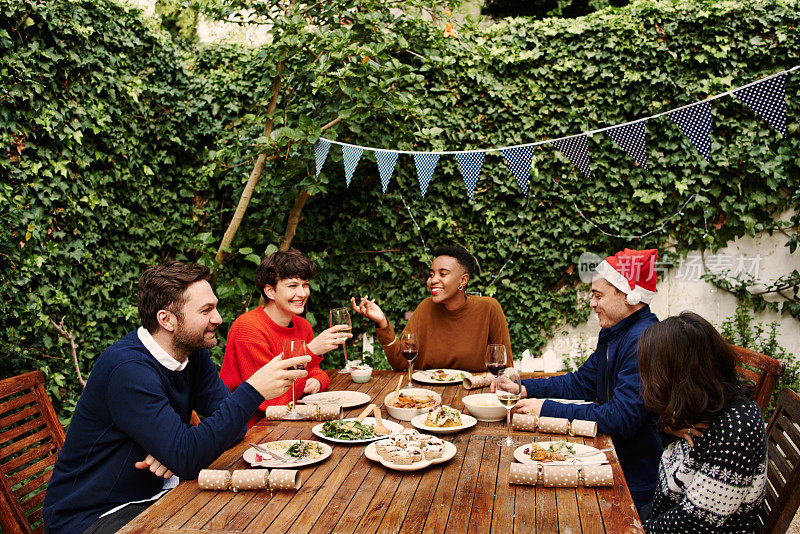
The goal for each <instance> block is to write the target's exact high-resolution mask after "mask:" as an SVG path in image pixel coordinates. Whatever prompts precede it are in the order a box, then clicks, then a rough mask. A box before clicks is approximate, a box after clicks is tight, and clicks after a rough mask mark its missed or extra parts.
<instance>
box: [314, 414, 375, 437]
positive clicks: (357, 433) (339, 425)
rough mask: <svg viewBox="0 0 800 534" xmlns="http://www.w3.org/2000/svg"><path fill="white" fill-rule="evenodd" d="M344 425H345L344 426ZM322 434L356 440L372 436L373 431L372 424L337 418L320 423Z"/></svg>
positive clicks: (373, 435) (373, 434)
mask: <svg viewBox="0 0 800 534" xmlns="http://www.w3.org/2000/svg"><path fill="white" fill-rule="evenodd" d="M350 423H352V425H351V424H350ZM345 425H347V427H346V428H345ZM322 435H324V436H325V437H327V438H333V439H341V440H356V439H369V438H374V437H375V432H374V429H373V427H372V426H368V425H365V424H363V423H359V422H357V421H345V420H344V419H337V420H335V421H327V422H326V423H325V424H323V425H322Z"/></svg>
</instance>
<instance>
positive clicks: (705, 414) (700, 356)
mask: <svg viewBox="0 0 800 534" xmlns="http://www.w3.org/2000/svg"><path fill="white" fill-rule="evenodd" d="M638 355H639V375H640V376H641V379H642V395H643V397H644V403H645V405H646V406H647V408H648V409H650V410H651V411H653V412H655V414H656V415H658V416H659V419H660V424H661V426H662V427H670V428H672V429H676V430H677V429H680V428H686V427H689V426H692V425H694V424H695V423H698V422H700V421H708V420H710V419H711V418H712V417H713V416H714V415H715V414H717V413H719V412H720V411H721V410H722V409H723V408H724V407H725V405H726V404H727V403H728V402H730V401H731V400H732V399H734V398H737V397H744V398H746V397H752V393H753V389H754V388H753V384H752V382H750V381H749V380H747V379H745V378H743V377H741V376H740V375H739V374H738V373H737V372H736V366H737V364H738V363H739V361H738V357H737V356H736V353H735V352H734V350H733V348H732V347H731V346H730V345H729V344H728V343H727V342H726V341H725V339H723V337H722V336H721V335H720V334H719V332H717V331H716V330H715V329H714V327H713V326H711V323H709V322H708V321H706V320H705V319H703V318H702V317H700V316H699V315H697V314H696V313H691V312H683V313H681V314H680V315H678V316H675V317H668V318H667V319H665V320H663V321H661V322H660V323H656V324H654V325H651V326H650V327H648V328H647V330H645V331H644V332H643V333H642V335H641V336H640V337H639V345H638Z"/></svg>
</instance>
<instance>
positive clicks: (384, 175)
mask: <svg viewBox="0 0 800 534" xmlns="http://www.w3.org/2000/svg"><path fill="white" fill-rule="evenodd" d="M397 155H398V154H397V152H394V151H391V150H378V151H376V152H375V161H377V162H378V174H380V176H381V186H383V194H384V195H385V194H386V188H387V187H389V182H390V181H391V180H392V174H394V168H395V166H396V165H397Z"/></svg>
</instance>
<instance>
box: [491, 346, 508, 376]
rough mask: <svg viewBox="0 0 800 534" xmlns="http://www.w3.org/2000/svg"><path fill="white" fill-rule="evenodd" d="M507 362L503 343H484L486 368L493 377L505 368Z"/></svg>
mask: <svg viewBox="0 0 800 534" xmlns="http://www.w3.org/2000/svg"><path fill="white" fill-rule="evenodd" d="M507 363H508V359H507V357H506V346H505V345H495V344H490V345H486V368H487V369H489V372H490V373H492V374H493V375H494V377H495V378H497V375H499V374H500V373H502V372H503V371H504V370H505V368H506V367H507Z"/></svg>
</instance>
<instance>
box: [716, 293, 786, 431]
mask: <svg viewBox="0 0 800 534" xmlns="http://www.w3.org/2000/svg"><path fill="white" fill-rule="evenodd" d="M752 309H753V308H752V306H750V305H748V304H747V303H745V302H740V303H739V305H738V306H736V311H735V312H734V314H733V315H731V316H730V317H728V318H726V319H725V320H724V321H722V325H720V333H721V334H722V337H724V338H725V339H726V340H727V341H728V342H729V343H731V344H732V345H738V346H740V347H745V348H748V349H752V350H754V351H756V352H760V353H761V354H766V355H767V356H771V357H773V358H775V359H776V360H779V361H782V362H784V363H786V370H785V371H784V373H783V375H782V376H781V377H780V378H779V379H778V384H777V385H776V386H775V391H774V393H773V394H772V398H771V399H770V401H769V406H768V407H767V411H766V413H765V414H764V418H765V419H766V420H769V418H770V417H771V416H772V412H773V411H775V406H776V405H777V402H778V394H779V393H780V392H781V390H783V389H784V388H790V389H792V390H794V391H800V360H799V359H798V358H797V355H792V354H790V353H788V352H786V349H785V348H783V347H782V346H781V345H780V344H779V343H778V322H777V321H772V322H771V323H769V324H767V325H766V326H765V325H764V324H763V323H760V322H754V318H753V314H752Z"/></svg>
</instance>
